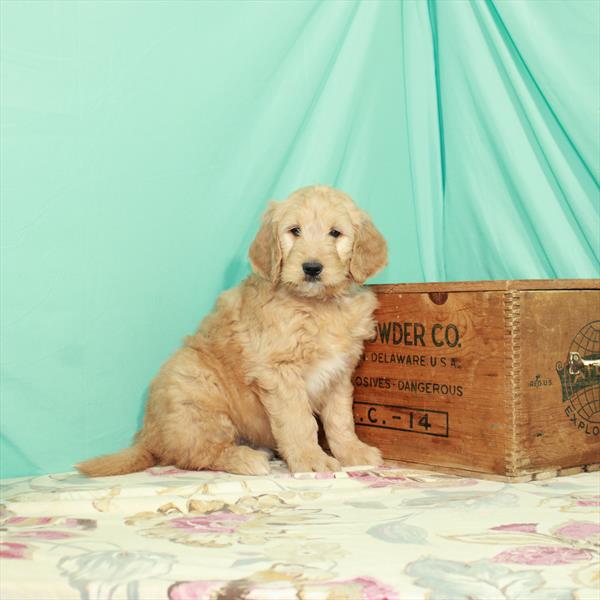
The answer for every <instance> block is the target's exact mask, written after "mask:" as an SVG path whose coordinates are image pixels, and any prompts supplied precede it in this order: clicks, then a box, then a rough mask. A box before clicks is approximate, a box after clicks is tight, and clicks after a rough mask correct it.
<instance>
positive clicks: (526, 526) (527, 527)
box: [491, 523, 537, 533]
mask: <svg viewBox="0 0 600 600" xmlns="http://www.w3.org/2000/svg"><path fill="white" fill-rule="evenodd" d="M491 529H492V531H525V532H527V533H537V523H510V524H508V525H498V526H497V527H492V528H491Z"/></svg>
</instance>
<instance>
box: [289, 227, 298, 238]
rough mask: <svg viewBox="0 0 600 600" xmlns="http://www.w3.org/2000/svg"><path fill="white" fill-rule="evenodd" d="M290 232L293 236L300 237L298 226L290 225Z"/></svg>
mask: <svg viewBox="0 0 600 600" xmlns="http://www.w3.org/2000/svg"><path fill="white" fill-rule="evenodd" d="M290 233H291V234H292V235H293V236H294V237H300V227H292V228H291V229H290Z"/></svg>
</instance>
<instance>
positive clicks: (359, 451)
mask: <svg viewBox="0 0 600 600" xmlns="http://www.w3.org/2000/svg"><path fill="white" fill-rule="evenodd" d="M335 455H336V457H337V458H338V459H339V460H340V462H341V463H342V465H344V467H352V466H357V465H368V466H371V467H379V466H381V465H382V464H383V458H382V456H381V452H380V451H379V450H378V449H377V448H374V447H373V446H368V445H367V444H365V443H363V442H360V441H357V442H354V443H353V444H347V445H346V446H344V447H343V448H342V449H341V450H339V449H338V451H337V452H336V453H335Z"/></svg>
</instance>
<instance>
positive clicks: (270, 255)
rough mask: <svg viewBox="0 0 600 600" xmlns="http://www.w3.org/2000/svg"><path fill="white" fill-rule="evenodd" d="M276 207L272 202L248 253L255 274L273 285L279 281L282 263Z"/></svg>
mask: <svg viewBox="0 0 600 600" xmlns="http://www.w3.org/2000/svg"><path fill="white" fill-rule="evenodd" d="M275 207H276V205H275V203H274V202H271V204H270V205H269V208H268V209H267V211H266V212H265V214H264V215H263V218H262V224H261V226H260V229H259V230H258V233H257V234H256V237H255V238H254V241H253V242H252V244H251V245H250V250H249V252H248V257H249V258H250V264H251V265H252V269H253V270H254V272H255V273H257V274H258V275H260V276H261V277H263V278H264V279H268V280H270V281H272V282H273V283H276V282H277V280H278V279H279V274H280V272H281V261H282V254H281V246H280V244H279V236H278V234H277V223H276V222H275V218H274V213H275Z"/></svg>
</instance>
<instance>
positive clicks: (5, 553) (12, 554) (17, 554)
mask: <svg viewBox="0 0 600 600" xmlns="http://www.w3.org/2000/svg"><path fill="white" fill-rule="evenodd" d="M28 550H29V546H27V544H19V543H16V542H0V558H30V557H29V556H28Z"/></svg>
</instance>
